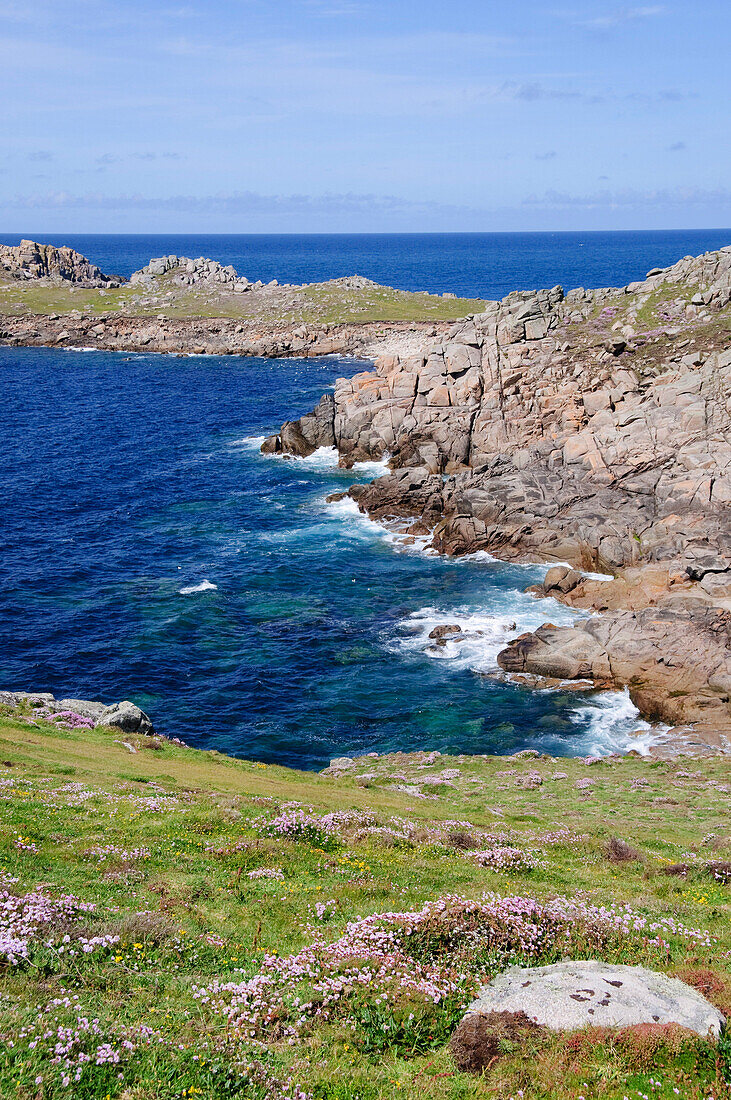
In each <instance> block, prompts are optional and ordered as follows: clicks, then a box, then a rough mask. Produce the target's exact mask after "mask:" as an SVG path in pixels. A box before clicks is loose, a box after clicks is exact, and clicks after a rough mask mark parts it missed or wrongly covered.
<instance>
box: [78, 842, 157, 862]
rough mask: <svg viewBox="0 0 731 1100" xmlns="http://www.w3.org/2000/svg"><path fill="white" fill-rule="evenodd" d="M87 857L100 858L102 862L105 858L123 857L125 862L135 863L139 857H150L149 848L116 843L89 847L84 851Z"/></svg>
mask: <svg viewBox="0 0 731 1100" xmlns="http://www.w3.org/2000/svg"><path fill="white" fill-rule="evenodd" d="M82 854H83V856H84V858H85V859H98V860H99V862H100V863H101V862H102V860H105V859H121V860H123V861H124V862H125V863H134V862H136V861H137V860H138V859H149V858H150V854H151V853H150V849H149V848H129V849H127V848H118V847H117V846H116V845H115V844H104V845H100V844H97V845H95V847H93V848H87V849H86V851H85V852H83V853H82Z"/></svg>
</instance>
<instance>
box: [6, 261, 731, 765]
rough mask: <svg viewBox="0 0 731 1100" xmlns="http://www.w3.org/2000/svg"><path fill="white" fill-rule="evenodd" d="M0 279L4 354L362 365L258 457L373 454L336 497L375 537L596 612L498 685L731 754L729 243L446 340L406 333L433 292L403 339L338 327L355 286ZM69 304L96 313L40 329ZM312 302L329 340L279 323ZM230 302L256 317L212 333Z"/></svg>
mask: <svg viewBox="0 0 731 1100" xmlns="http://www.w3.org/2000/svg"><path fill="white" fill-rule="evenodd" d="M0 282H1V283H2V288H3V289H4V291H6V292H8V293H9V294H11V295H12V294H14V293H16V291H17V288H21V290H23V289H25V290H27V289H28V288H29V287H30V288H31V289H32V290H35V288H38V289H39V290H40V293H41V297H40V298H39V299H31V300H29V301H28V302H26V303H25V305H24V306H23V308H22V310H20V311H15V312H14V311H13V310H12V309H11V310H10V311H7V310H5V311H0V344H4V345H8V346H51V347H69V348H79V347H82V348H94V349H96V348H98V349H99V350H113V351H122V352H124V351H128V352H131V353H134V352H160V353H166V352H167V353H171V354H212V355H251V356H269V357H286V356H298V357H300V356H302V357H305V356H313V357H314V356H322V355H338V354H340V355H352V356H360V357H363V358H366V359H368V360H371V361H372V365H373V369H369V370H367V371H364V372H363V373H361V374H357V375H355V376H354V377H351V378H348V379H341V380H340V381H339V383H338V384H337V386H336V389H335V392H334V393H333V394H326V395H325V396H323V398H322V399H321V401H320V402H319V404H318V406H317V407H316V408H315V409H314V410H313V411H312V412H311V413H308V414H306V415H304V416H302V417H300V418H299V419H298V420H296V421H291V422H288V423H285V424H284V425H283V426H282V428H281V430H280V431H279V432H278V433H277V434H275V435H273V436H271V437H270V438H269V439H267V440H266V441H265V443H264V445H263V448H262V449H263V450H264V451H265V452H269V453H283V454H289V455H294V456H305V455H309V454H311V453H312V452H313V451H315V450H316V449H317V448H319V447H324V446H327V447H335V448H337V450H338V451H339V453H340V462H341V465H343V466H345V467H349V466H352V464H353V463H354V462H356V461H359V460H370V459H381V458H383V457H384V456H388V459H389V467H390V471H389V473H388V474H386V475H385V476H384V477H381V478H378V479H376V480H375V481H373V482H371V483H370V484H368V485H355V486H352V487H351V489H350V490H349V492H350V495H351V497H352V498H353V499H354V500H355V501H356V502H357V504H358V507H359V508H360V510H361V511H362V512H364V513H366V514H367V515H369V516H370V517H371V518H373V519H374V520H381V521H387V522H388V523H389V524H390V525H391V526H394V525H395V526H396V527H397V528H398V529H399V530H400V532H401V534H402V535H403V537H404V538H406V539H415V538H417V537H418V538H420V539H425V538H428V540H429V542H430V545H431V546H432V547H433V548H434V549H436V550H437V551H439V552H440V553H445V554H449V555H465V554H470V553H474V552H476V551H488V552H489V553H491V554H493V555H494V556H495V557H496V558H499V559H504V560H515V561H546V562H549V563H557V566H556V568H553V569H551V570H549V572H548V574H547V576H546V580H545V584H544V585H543V586H540V587H539V588H538V589H537V590H536V594H537V595H549V596H553V597H555V598H557V599H559V600H561V601H562V602H565V603H568V604H570V605H572V606H574V607H576V608H579V609H582V610H584V611H587V612H590V613H592V614H591V615H590V617H589V618H587V619H586V620H582V621H579V622H577V624H576V625H575V626H573V627H555V626H553V625H551V624H545V625H544V626H543V627H541V628H540V630H538V631H535V632H532V633H529V634H526V635H522V636H521V637H518V638H515V639H513V640H512V641H511V642H510V644H509V645H508V646H507V647H506V649H504V650H503V651H502V652H501V653H500V655H499V657H498V664H499V666H500V669H501V670H502V673H503V674H504V675H509V676H511V677H515V678H519V679H522V680H523V681H524V682H529V683H539V684H540V683H543V684H547V683H550V682H551V681H555V680H556V679H559V680H561V681H563V682H566V681H572V680H573V681H587V680H588V681H590V682H593V683H594V684H595V685H597V686H598V687H602V688H608V687H615V688H622V689H624V688H627V689H628V690H629V692H630V695H631V697H632V699H633V701H634V702H635V704H636V705H637V706H638V708H639V709H640V711H641V713H642V714H643V716H645V717H647V718H650V719H652V720H656V721H660V722H663V723H666V724H667V725H669V726H670V727H671V729H670V732H669V733H668V734H667V735H666V737H665V739H664V744H663V745H661V746H659V747H657V748H656V750H655V751H656V752H659V753H666V752H675V751H687V752H692V753H696V754H697V753H702V752H731V247H729V248H725V249H721V250H720V251H719V252H714V253H708V254H706V255H704V256H700V257H685V258H684V259H683V260H681V261H679V262H678V263H677V264H675V265H673V266H672V267H670V268H667V269H660V268H655V269H653V270H652V271H650V272H648V274H647V277H646V279H644V280H642V281H638V282H635V283H632V284H630V285H628V286H626V287H622V288H603V289H597V290H586V289H584V288H577V289H575V290H571V291H569V292H568V293H564V291H563V288H561V287H559V286H556V287H553V288H552V289H550V290H543V291H525V292H515V293H513V294H510V295H508V296H507V297H506V298H505V299H503V300H502V301H500V302H487V303H480V304H481V306H484V307H485V308H483V309H482V310H481V312H479V313H474V314H471V315H467V316H465V317H464V319H463V320H461V321H458V322H456V323H454V322H449V321H445V320H444V319H443V318H441V319H440V317H438V316H431V317H429V318H428V319H419V317H418V316H417V313H418V309H421V308H422V306H421V304H420V303H421V302H422V300H423V301H424V303H425V306H424V307H423V308H425V307H426V306H428V307H429V309H431V310H432V313H433V309H434V304H435V300H436V299H438V297H439V296H430V295H426V296H424V298H423V299H422V296H420V295H403V294H402V292H390V293H391V294H396V293H399V294H402V298H408V299H409V302H408V305H409V308H410V309H411V310H412V314H411V315H410V317H409V319H405V320H402V319H398V320H390V321H384V320H378V321H373V320H362V321H361V320H358V319H352V317H351V319H348V320H344V319H343V316H342V314H341V313H340V312H338V311H339V310H340V309H341V308H342V307H343V303H346V302H347V304H348V308H349V309H351V308H352V310H353V313H354V314H355V315H356V317H357V315H358V314H359V313H362V312H364V311H365V310H364V305H363V303H364V302H372V301H374V300H377V296H378V295H380V294H381V293H382V292H385V291H388V288H382V287H378V286H377V285H376V284H374V283H371V282H370V281H369V280H367V279H362V278H360V277H358V276H354V277H351V278H349V279H339V280H331V281H330V283H326V284H310V285H309V286H308V287H295V286H290V285H285V286H280V285H279V284H278V283H277V282H276V281H273V282H271V283H269V284H266V285H264V284H263V283H262V282H261V281H256V282H252V281H251V280H249V279H248V278H246V277H244V276H240V275H238V273H237V272H236V271H235V270H234V269H233V268H232V267H230V266H228V267H225V266H222V265H221V264H218V263H216V262H215V261H211V260H205V259H203V258H201V259H199V260H189V259H186V258H185V257H177V256H168V257H160V258H158V259H156V260H151V261H150V263H149V264H148V265H147V266H146V267H145V268H143V269H141V271H139V272H136V273H135V274H134V275H133V276H132V277H131V279H130V280H124V279H121V278H116V277H114V276H108V275H105V274H104V273H103V272H101V271H100V270H99V269H98V268H96V267H95V266H94V265H93V264H90V263H89V261H88V260H86V259H85V257H83V256H80V255H79V254H78V253H75V252H74V251H73V250H72V249H68V248H55V247H53V246H47V245H38V244H35V243H34V242H31V241H23V242H22V243H21V245H20V246H18V247H17V248H7V247H3V248H2V249H0ZM69 287H71V288H72V289H73V292H74V293H86V292H87V291H88V292H91V293H93V294H94V295H96V296H97V297H95V298H94V300H93V302H92V305H93V308H91V307H90V305H89V302H87V304H86V306H85V307H84V308H78V309H77V308H74V309H68V308H66V309H63V310H59V311H58V312H56V311H54V310H53V309H51V308H50V307H49V303H51V302H52V301H53V298H52V295H53V294H54V293H56V292H57V291H58V290H59V288H62V289H63V290H64V292H67V289H68V288H69ZM115 288H122V291H123V292H124V293H128V292H129V293H134V295H135V296H136V297H135V298H134V299H131V298H124V299H119V300H118V301H117V300H115V301H110V300H109V295H112V294H114V293H116V292H117V291H115ZM313 288H314V295H315V299H314V300H316V301H317V300H318V296H321V295H322V294H326V295H331V296H332V295H335V297H334V298H332V297H331V298H330V299H329V301H330V304H331V305H332V302H335V305H336V319H335V320H325V319H324V313H323V310H322V309H320V310H319V311H316V316H315V317H314V319H310V320H308V321H303V320H302V317H301V315H297V316H295V314H296V310H297V309H300V310H301V309H302V305H303V303H304V302H305V292H306V291H308V290H313ZM49 295H51V297H49ZM373 295H376V298H374V297H373ZM104 296H106V297H104ZM343 296H344V297H343ZM369 296H370V297H369ZM444 297H447V298H450V299H451V298H453V296H451V295H445V296H444ZM416 299H419V302H417V303H416V305H417V307H418V308H417V313H413V310H414V301H415V300H416ZM426 299H429V301H428V302H426ZM72 300H73V301H76V300H78V299H72ZM79 301H80V300H79ZM84 301H86V299H84ZM38 302H40V303H41V304H40V306H39V305H38ZM241 302H247V303H256V309H255V311H254V313H253V314H251V315H241V314H236V315H233V316H231V315H227V311H229V312H230V311H231V310H232V309H234V306H233V305H232V303H235V304H236V305H235V309H236V310H238V309H239V305H238V303H241ZM34 303H35V304H34ZM353 303H356V304H355V305H354V304H353ZM310 304H311V303H310ZM391 304H393V303H391ZM439 304H440V303H439V302H438V301H437V305H439ZM448 304H450V305H451V303H448ZM443 305H444V303H441V306H443ZM457 305H458V306H459V305H461V303H459V302H458V303H457ZM402 306H403V301H400V302H399V308H401V307H402ZM157 309H160V310H161V311H162V312H160V313H157V312H156V311H157ZM293 310H294V311H295V312H294V313H293V312H292V311H293ZM345 312H347V311H345ZM587 573H589V574H591V573H601V574H603V575H604V579H602V580H597V579H595V578H594V577H592V576H586V575H585V574H587Z"/></svg>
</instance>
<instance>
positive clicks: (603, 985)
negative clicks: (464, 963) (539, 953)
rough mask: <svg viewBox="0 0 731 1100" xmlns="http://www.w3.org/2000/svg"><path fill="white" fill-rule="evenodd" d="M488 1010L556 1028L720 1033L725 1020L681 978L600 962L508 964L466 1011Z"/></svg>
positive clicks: (637, 967) (481, 1011)
mask: <svg viewBox="0 0 731 1100" xmlns="http://www.w3.org/2000/svg"><path fill="white" fill-rule="evenodd" d="M490 1012H524V1013H525V1015H526V1016H527V1017H528V1018H529V1019H531V1020H533V1021H535V1022H536V1023H537V1024H543V1025H544V1026H545V1027H549V1028H551V1029H552V1030H553V1031H564V1030H566V1031H571V1030H575V1029H578V1028H582V1027H587V1026H588V1025H593V1026H596V1027H630V1026H632V1025H634V1024H680V1025H681V1027H686V1028H688V1029H689V1030H690V1031H695V1032H696V1034H698V1035H702V1036H707V1035H708V1034H709V1032H710V1033H711V1034H712V1035H713V1036H715V1037H717V1036H718V1035H719V1034H720V1031H721V1028H722V1027H723V1024H724V1022H725V1020H724V1017H723V1016H722V1015H721V1013H720V1012H719V1011H718V1009H717V1008H714V1006H713V1005H712V1004H711V1003H710V1002H709V1001H707V1000H706V998H705V997H703V996H701V994H700V993H698V992H697V991H696V990H695V989H692V988H691V986H689V985H686V984H685V982H681V981H678V980H677V978H668V977H667V975H665V974H658V973H656V972H655V971H653V970H646V969H645V968H644V967H642V966H614V965H612V964H610V963H604V962H597V961H587V962H561V963H555V964H554V965H553V966H536V967H533V968H530V969H522V968H521V967H517V966H514V967H510V969H508V970H506V971H504V972H503V973H502V974H499V975H498V977H497V978H495V979H494V981H492V982H491V983H490V984H489V985H486V986H484V987H483V988H482V989H481V990H480V992H479V994H478V996H477V998H476V1000H474V1001H473V1002H472V1004H471V1005H469V1007H468V1009H467V1015H468V1016H470V1015H473V1014H476V1013H480V1014H482V1013H490Z"/></svg>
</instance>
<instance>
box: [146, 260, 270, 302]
mask: <svg viewBox="0 0 731 1100" xmlns="http://www.w3.org/2000/svg"><path fill="white" fill-rule="evenodd" d="M168 273H170V275H171V278H172V279H173V281H174V282H175V283H176V284H177V285H178V286H198V285H201V286H214V287H224V288H226V289H228V290H233V291H236V292H237V293H241V294H243V293H245V292H246V291H248V290H256V289H258V288H259V287H262V286H264V283H262V282H261V281H259V282H256V283H252V282H250V281H249V279H246V278H245V277H244V276H243V275H238V274H237V272H236V268H235V267H233V266H232V265H231V264H226V265H225V266H224V265H223V264H220V263H219V262H218V260H207V259H206V258H205V257H204V256H201V257H199V258H198V259H197V260H189V259H188V257H187V256H158V257H157V259H152V260H150V262H149V264H147V266H146V267H143V268H141V269H140V270H139V271H135V273H134V274H133V275H132V276H130V280H129V281H130V283H131V284H132V285H133V286H136V285H139V284H142V285H143V286H144V285H146V284H148V283H151V282H152V280H153V278H155V277H157V276H160V275H167V274H168Z"/></svg>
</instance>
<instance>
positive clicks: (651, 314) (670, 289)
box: [637, 283, 699, 329]
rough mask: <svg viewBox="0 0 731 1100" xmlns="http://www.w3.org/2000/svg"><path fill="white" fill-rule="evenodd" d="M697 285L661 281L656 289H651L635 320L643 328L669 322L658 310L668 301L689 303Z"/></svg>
mask: <svg viewBox="0 0 731 1100" xmlns="http://www.w3.org/2000/svg"><path fill="white" fill-rule="evenodd" d="M698 289H699V288H698V286H697V285H696V286H689V285H687V284H686V283H661V284H660V286H659V287H658V288H657V290H653V291H652V293H651V294H650V296H649V298H648V299H647V301H646V302H645V304H644V305H643V306H640V308H639V309H638V310H637V322H638V324H639V325H641V326H642V327H643V328H649V329H653V328H657V327H658V326H662V325H663V324H669V322H668V321H664V320H663V319H661V318H660V317H659V311H660V310H661V309H662V307H663V306H665V305H667V304H668V303H669V302H675V301H682V302H685V303H689V302H690V301H691V299H692V298H693V296H694V295H695V294H697V293H698Z"/></svg>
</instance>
